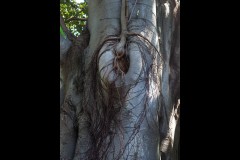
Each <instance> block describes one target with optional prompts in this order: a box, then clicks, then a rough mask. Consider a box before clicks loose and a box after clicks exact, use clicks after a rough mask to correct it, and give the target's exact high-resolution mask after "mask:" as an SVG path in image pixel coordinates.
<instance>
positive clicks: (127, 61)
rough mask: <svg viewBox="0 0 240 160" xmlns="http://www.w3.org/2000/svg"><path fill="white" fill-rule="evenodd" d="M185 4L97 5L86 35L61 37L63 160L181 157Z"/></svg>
mask: <svg viewBox="0 0 240 160" xmlns="http://www.w3.org/2000/svg"><path fill="white" fill-rule="evenodd" d="M179 6H180V1H173V0H169V1H168V0H165V1H163V0H114V1H113V0H99V1H93V0H89V2H88V12H89V15H88V26H87V28H86V29H85V31H84V32H83V33H82V34H81V35H80V36H79V37H78V38H72V35H70V34H69V33H68V32H67V31H65V33H67V35H68V36H67V38H66V39H65V38H63V37H60V40H61V41H60V42H61V43H60V51H61V52H60V62H61V65H60V73H61V78H60V79H61V86H60V105H61V107H60V108H61V112H60V114H61V120H60V124H61V132H60V139H61V141H60V143H61V145H60V151H61V152H60V156H61V159H63V160H64V159H74V160H80V159H84V160H85V159H89V160H93V159H94V160H100V159H104V160H105V159H107V160H113V159H136V160H159V159H162V160H169V159H172V160H176V159H178V155H179V153H178V149H179V147H178V146H179V108H180V87H179V85H180V84H179V83H180V79H179V76H180V70H179V69H180V61H179V56H180V20H179V18H180V16H179V14H180V9H179ZM61 25H63V24H61Z"/></svg>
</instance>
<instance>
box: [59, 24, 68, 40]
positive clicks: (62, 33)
mask: <svg viewBox="0 0 240 160" xmlns="http://www.w3.org/2000/svg"><path fill="white" fill-rule="evenodd" d="M60 35H62V36H63V37H64V38H65V39H66V38H67V36H66V34H65V33H64V31H63V29H62V27H61V26H60Z"/></svg>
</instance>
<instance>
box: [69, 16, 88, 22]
mask: <svg viewBox="0 0 240 160" xmlns="http://www.w3.org/2000/svg"><path fill="white" fill-rule="evenodd" d="M70 21H87V18H77V17H72V18H69V19H67V20H66V21H65V23H68V22H70Z"/></svg>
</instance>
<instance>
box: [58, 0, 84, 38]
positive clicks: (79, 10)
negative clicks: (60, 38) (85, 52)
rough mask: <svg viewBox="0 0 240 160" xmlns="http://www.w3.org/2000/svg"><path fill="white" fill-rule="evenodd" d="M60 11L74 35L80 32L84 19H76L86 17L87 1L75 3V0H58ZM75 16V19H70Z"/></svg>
mask: <svg viewBox="0 0 240 160" xmlns="http://www.w3.org/2000/svg"><path fill="white" fill-rule="evenodd" d="M60 13H61V15H62V17H63V19H64V22H65V24H66V26H67V28H68V29H69V30H70V31H71V32H72V33H73V34H74V35H75V36H78V35H80V34H81V32H82V30H83V27H84V26H85V25H86V21H82V20H76V19H77V18H87V15H88V10H87V2H86V0H85V2H82V3H77V2H76V1H75V0H60ZM73 18H76V19H75V20H71V21H69V20H70V19H73Z"/></svg>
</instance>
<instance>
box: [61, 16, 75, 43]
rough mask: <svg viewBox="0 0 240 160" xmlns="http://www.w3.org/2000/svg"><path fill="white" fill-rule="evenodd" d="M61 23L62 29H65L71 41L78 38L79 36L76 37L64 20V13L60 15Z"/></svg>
mask: <svg viewBox="0 0 240 160" xmlns="http://www.w3.org/2000/svg"><path fill="white" fill-rule="evenodd" d="M60 25H61V26H62V29H63V31H64V32H65V33H66V35H67V38H68V39H69V40H70V41H73V40H76V38H77V37H75V36H74V35H73V34H72V33H71V32H70V31H69V29H68V28H67V26H66V24H65V22H64V20H63V17H62V15H60Z"/></svg>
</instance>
